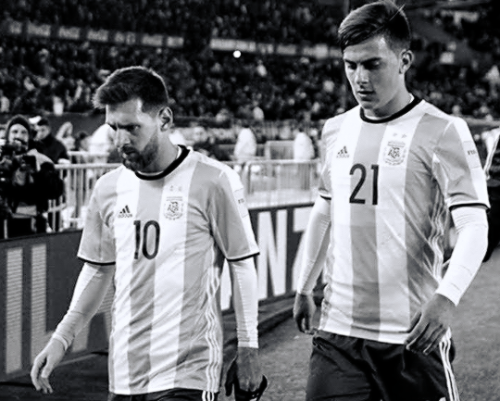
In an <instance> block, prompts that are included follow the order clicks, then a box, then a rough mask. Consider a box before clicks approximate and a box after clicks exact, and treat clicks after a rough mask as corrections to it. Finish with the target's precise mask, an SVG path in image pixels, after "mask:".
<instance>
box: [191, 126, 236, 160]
mask: <svg viewBox="0 0 500 401" xmlns="http://www.w3.org/2000/svg"><path fill="white" fill-rule="evenodd" d="M193 150H196V151H197V152H200V153H203V154H205V155H206V156H208V157H211V158H213V159H216V160H220V161H229V160H231V158H230V157H229V155H228V154H227V153H226V152H224V151H223V150H222V149H221V148H220V147H219V146H218V144H217V142H216V138H215V137H214V136H213V135H210V132H209V131H208V129H207V128H206V127H203V126H196V127H194V129H193Z"/></svg>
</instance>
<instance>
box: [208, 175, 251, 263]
mask: <svg viewBox="0 0 500 401" xmlns="http://www.w3.org/2000/svg"><path fill="white" fill-rule="evenodd" d="M212 190H213V196H212V197H211V201H210V207H209V210H210V220H211V225H212V230H213V234H214V238H215V241H216V243H217V245H218V246H219V248H220V249H221V251H222V254H223V255H224V257H225V258H226V259H227V260H229V261H237V260H241V259H246V258H248V257H250V256H254V255H256V254H258V253H259V249H258V246H257V242H256V241H255V236H254V232H253V230H252V225H251V222H250V215H249V213H248V208H247V204H246V200H245V196H244V189H243V184H242V183H241V180H240V178H239V176H238V174H237V173H236V172H234V170H232V169H230V168H227V169H224V170H223V172H222V174H220V176H219V179H218V180H216V181H214V187H213V189H212Z"/></svg>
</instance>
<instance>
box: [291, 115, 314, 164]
mask: <svg viewBox="0 0 500 401" xmlns="http://www.w3.org/2000/svg"><path fill="white" fill-rule="evenodd" d="M294 131H295V138H294V140H293V159H294V160H297V161H306V160H312V159H314V145H313V141H312V138H311V137H310V136H309V135H308V134H307V133H306V132H305V130H304V126H303V125H302V124H300V123H299V124H297V127H296V128H295V130H294Z"/></svg>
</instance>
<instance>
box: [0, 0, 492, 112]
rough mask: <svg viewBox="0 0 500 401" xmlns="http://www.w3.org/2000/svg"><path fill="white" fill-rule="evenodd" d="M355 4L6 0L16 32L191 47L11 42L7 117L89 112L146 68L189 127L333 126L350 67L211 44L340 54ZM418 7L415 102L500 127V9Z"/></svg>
mask: <svg viewBox="0 0 500 401" xmlns="http://www.w3.org/2000/svg"><path fill="white" fill-rule="evenodd" d="M344 3H345V2H342V1H337V0H311V1H293V0H280V1H275V0H266V1H261V0H246V1H244V0H213V1H200V0H140V1H137V0H124V1H122V2H120V5H119V6H116V1H111V0H99V1H97V0H40V1H36V2H30V1H27V0H15V1H14V0H5V1H3V10H2V13H3V15H2V18H3V21H4V22H5V21H18V22H26V21H29V22H32V23H35V24H50V25H54V26H77V27H80V28H94V29H107V30H122V31H133V32H144V33H148V34H163V35H173V36H179V37H182V38H184V40H185V42H184V43H185V45H184V47H183V48H180V49H178V48H167V47H157V48H151V47H141V46H129V45H115V44H110V43H100V44H99V43H93V42H92V43H90V42H88V41H71V40H54V39H53V38H51V39H41V38H32V37H28V36H22V35H21V36H8V35H2V36H1V38H0V113H9V114H17V113H22V114H27V115H40V114H46V113H51V112H59V113H61V112H89V111H91V110H92V104H91V98H92V94H93V91H94V90H95V88H96V87H97V86H99V85H100V83H101V82H102V81H103V79H104V78H105V76H106V75H107V74H109V72H110V71H112V70H114V69H115V68H118V67H123V66H127V65H145V66H150V67H152V68H154V69H156V70H157V71H158V72H160V73H161V74H162V75H163V76H164V77H165V79H166V81H167V84H168V89H169V92H170V95H171V98H172V104H171V107H172V109H173V111H174V114H175V115H177V116H191V117H209V118H220V119H224V118H231V117H233V118H239V119H255V120H262V119H265V120H268V121H269V120H270V121H277V120H284V119H301V120H322V119H325V118H328V117H330V116H332V115H334V114H336V113H338V112H340V111H343V110H345V109H346V108H349V107H350V106H352V105H353V104H354V102H353V99H352V97H350V96H349V90H346V88H345V82H344V80H343V72H342V69H343V66H342V63H341V60H340V59H339V58H333V59H332V58H323V59H317V58H314V57H304V56H301V57H294V56H281V55H276V54H272V55H271V54H267V55H266V54H257V53H253V54H252V53H246V52H242V53H241V57H235V56H234V55H233V53H232V52H222V51H214V50H212V49H211V48H210V39H212V38H226V39H230V38H232V39H242V40H253V41H258V42H266V43H273V44H277V43H279V44H295V45H311V46H314V45H315V44H318V43H324V44H326V45H328V46H331V47H335V46H336V30H337V27H338V23H339V21H340V20H341V19H342V16H343V8H342V7H343V6H344ZM352 3H356V1H351V6H353V4H352ZM406 3H407V4H405V7H407V13H408V14H409V16H410V17H411V18H412V24H413V26H414V30H415V39H414V43H413V48H414V50H415V52H416V53H417V59H416V63H415V64H416V65H415V68H414V69H413V71H412V74H413V76H412V77H411V79H410V80H409V82H410V86H411V89H412V91H413V92H414V93H415V94H416V95H417V96H420V97H423V98H426V99H428V100H430V101H432V102H433V103H434V104H436V105H437V106H438V107H440V108H441V109H443V110H444V111H446V112H448V113H454V114H460V115H466V116H471V117H476V118H487V119H498V118H500V100H499V95H498V87H499V85H500V77H499V74H498V65H499V62H500V28H499V26H498V24H497V22H496V19H497V16H498V15H499V13H500V6H499V5H498V4H497V3H498V2H495V1H491V2H485V1H477V2H475V4H474V7H461V8H460V9H458V10H456V9H453V8H449V7H420V6H419V4H418V1H407V2H406ZM424 3H429V2H424ZM432 3H445V2H432ZM447 3H449V4H457V3H462V4H465V3H470V1H461V0H455V1H449V2H447ZM476 3H477V4H476ZM450 55H451V57H452V58H451V59H450V58H447V56H450Z"/></svg>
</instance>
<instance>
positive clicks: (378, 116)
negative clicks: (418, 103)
mask: <svg viewBox="0 0 500 401" xmlns="http://www.w3.org/2000/svg"><path fill="white" fill-rule="evenodd" d="M414 99H415V98H414V96H413V95H412V94H411V93H410V92H408V91H407V90H405V91H402V92H401V93H399V94H398V95H397V96H396V97H394V98H393V99H392V100H391V101H390V102H388V103H387V104H386V105H385V106H384V107H383V108H380V109H377V110H363V111H364V115H365V117H367V118H369V119H370V120H383V119H386V118H389V117H391V116H393V115H394V114H396V113H399V112H400V111H401V110H403V109H404V108H405V107H407V106H408V105H409V104H410V103H411V102H413V100H414Z"/></svg>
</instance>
